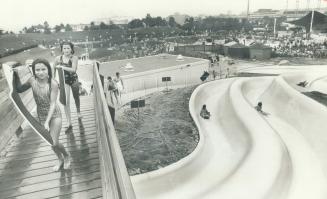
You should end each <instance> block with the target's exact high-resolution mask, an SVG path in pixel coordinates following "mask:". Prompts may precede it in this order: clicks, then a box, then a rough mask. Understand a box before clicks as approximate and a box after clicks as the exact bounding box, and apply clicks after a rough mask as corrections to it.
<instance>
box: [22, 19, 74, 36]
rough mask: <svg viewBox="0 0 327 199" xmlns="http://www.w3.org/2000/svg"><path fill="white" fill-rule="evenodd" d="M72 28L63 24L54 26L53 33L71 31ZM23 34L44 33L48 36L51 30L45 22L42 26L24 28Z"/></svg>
mask: <svg viewBox="0 0 327 199" xmlns="http://www.w3.org/2000/svg"><path fill="white" fill-rule="evenodd" d="M72 30H73V28H72V27H71V25H69V24H66V25H64V24H63V23H61V24H60V25H55V26H54V31H55V32H60V31H65V32H68V31H72ZM22 31H23V32H25V33H45V34H50V33H51V28H50V25H49V23H48V22H47V21H45V22H44V23H43V24H39V25H33V26H31V27H24V28H23V30H22Z"/></svg>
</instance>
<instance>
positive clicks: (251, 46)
mask: <svg viewBox="0 0 327 199" xmlns="http://www.w3.org/2000/svg"><path fill="white" fill-rule="evenodd" d="M250 48H256V49H258V48H261V49H267V48H269V49H270V48H271V47H269V46H266V45H264V44H262V43H254V44H252V45H250Z"/></svg>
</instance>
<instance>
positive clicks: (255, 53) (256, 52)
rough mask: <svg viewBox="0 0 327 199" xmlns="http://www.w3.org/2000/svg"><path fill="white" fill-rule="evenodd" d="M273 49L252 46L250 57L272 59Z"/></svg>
mask: <svg viewBox="0 0 327 199" xmlns="http://www.w3.org/2000/svg"><path fill="white" fill-rule="evenodd" d="M271 53H272V51H271V49H269V48H267V49H256V48H250V59H259V60H262V59H270V58H271Z"/></svg>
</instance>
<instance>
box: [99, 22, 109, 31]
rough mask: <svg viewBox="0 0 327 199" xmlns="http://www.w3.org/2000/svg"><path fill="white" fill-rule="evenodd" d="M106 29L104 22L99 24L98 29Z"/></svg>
mask: <svg viewBox="0 0 327 199" xmlns="http://www.w3.org/2000/svg"><path fill="white" fill-rule="evenodd" d="M107 28H108V26H107V25H106V24H105V23H104V22H101V23H100V29H101V30H104V29H107Z"/></svg>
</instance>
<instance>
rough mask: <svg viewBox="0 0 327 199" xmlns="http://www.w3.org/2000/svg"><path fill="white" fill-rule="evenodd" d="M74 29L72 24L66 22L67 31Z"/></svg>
mask: <svg viewBox="0 0 327 199" xmlns="http://www.w3.org/2000/svg"><path fill="white" fill-rule="evenodd" d="M72 30H73V28H72V27H71V25H69V24H66V26H65V31H66V32H69V31H72Z"/></svg>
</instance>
